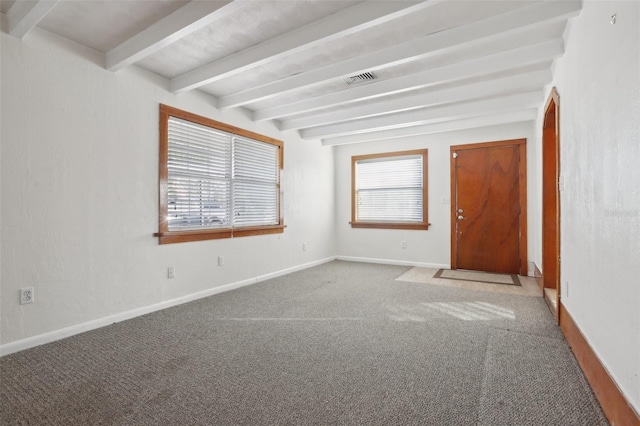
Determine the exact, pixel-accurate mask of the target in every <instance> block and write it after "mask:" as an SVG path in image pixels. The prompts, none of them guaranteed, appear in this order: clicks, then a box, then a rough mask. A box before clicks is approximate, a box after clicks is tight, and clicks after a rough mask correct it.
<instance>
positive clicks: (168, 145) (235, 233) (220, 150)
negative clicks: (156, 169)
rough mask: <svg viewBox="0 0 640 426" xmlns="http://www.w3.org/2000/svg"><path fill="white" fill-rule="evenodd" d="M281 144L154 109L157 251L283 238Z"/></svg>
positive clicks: (202, 119) (174, 111)
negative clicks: (254, 237)
mask: <svg viewBox="0 0 640 426" xmlns="http://www.w3.org/2000/svg"><path fill="white" fill-rule="evenodd" d="M282 151H283V144H282V142H281V141H279V140H276V139H272V138H269V137H267V136H262V135H259V134H257V133H253V132H249V131H246V130H243V129H239V128H237V127H233V126H230V125H227V124H224V123H220V122H217V121H214V120H210V119H208V118H205V117H200V116H197V115H194V114H191V113H188V112H185V111H181V110H178V109H175V108H171V107H168V106H166V105H160V226H159V228H160V232H158V233H157V234H156V236H158V237H159V241H160V244H169V243H179V242H185V241H199V240H209V239H217V238H231V237H239V236H247V235H257V234H273V233H281V232H282V231H283V228H284V225H283V220H282V217H281V214H280V170H281V168H282V158H283V155H282Z"/></svg>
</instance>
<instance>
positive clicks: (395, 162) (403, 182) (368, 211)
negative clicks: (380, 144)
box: [351, 149, 429, 229]
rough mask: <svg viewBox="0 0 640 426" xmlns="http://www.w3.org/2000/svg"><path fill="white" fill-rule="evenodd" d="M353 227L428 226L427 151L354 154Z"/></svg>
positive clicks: (352, 169) (397, 227)
mask: <svg viewBox="0 0 640 426" xmlns="http://www.w3.org/2000/svg"><path fill="white" fill-rule="evenodd" d="M351 181H352V183H351V188H352V194H351V200H352V202H351V226H352V227H353V228H390V229H427V228H428V226H429V223H428V220H427V150H426V149H422V150H414V151H402V152H390V153H384V154H372V155H359V156H354V157H351Z"/></svg>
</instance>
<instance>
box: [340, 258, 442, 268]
mask: <svg viewBox="0 0 640 426" xmlns="http://www.w3.org/2000/svg"><path fill="white" fill-rule="evenodd" d="M336 260H344V261H346V262H363V263H380V264H382V265H398V266H418V267H420V268H435V269H450V268H451V265H446V264H444V263H424V262H412V261H409V260H393V259H373V258H370V257H354V256H336Z"/></svg>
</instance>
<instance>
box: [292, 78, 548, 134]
mask: <svg viewBox="0 0 640 426" xmlns="http://www.w3.org/2000/svg"><path fill="white" fill-rule="evenodd" d="M543 102H544V96H543V93H542V91H541V90H539V91H533V92H527V93H519V94H515V95H508V96H502V97H498V98H491V99H482V100H476V101H471V102H465V103H458V104H452V105H444V106H438V107H433V108H428V109H419V110H413V111H407V112H400V113H395V114H389V115H383V116H378V117H371V118H363V119H361V120H355V121H349V122H346V123H338V124H331V125H327V126H319V127H313V128H311V129H304V130H301V131H300V136H301V138H302V139H325V138H329V137H335V136H344V135H349V134H357V133H367V132H372V131H377V130H387V129H397V128H401V127H410V126H417V125H420V124H429V123H437V122H441V121H450V120H458V119H462V118H470V117H474V116H481V115H488V114H493V113H500V112H509V111H514V110H521V109H528V108H537V107H539V106H540V105H542V103H543Z"/></svg>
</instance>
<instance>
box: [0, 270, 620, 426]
mask: <svg viewBox="0 0 640 426" xmlns="http://www.w3.org/2000/svg"><path fill="white" fill-rule="evenodd" d="M407 269H408V268H406V267H397V266H386V265H368V264H359V263H350V262H339V261H337V262H332V263H329V264H325V265H322V266H319V267H316V268H312V269H308V270H305V271H301V272H297V273H294V274H291V275H288V276H284V277H281V278H277V279H273V280H271V281H267V282H264V283H259V284H256V285H254V286H250V287H245V288H241V289H238V290H235V291H232V292H228V293H223V294H219V295H216V296H212V297H209V298H206V299H201V300H198V301H195V302H192V303H189V304H185V305H181V306H178V307H175V308H171V309H167V310H164V311H161V312H156V313H153V314H149V315H145V316H143V317H139V318H136V319H133V320H129V321H126V322H122V323H118V324H114V325H112V326H109V327H105V328H102V329H99V330H95V331H91V332H88V333H84V334H82V335H78V336H74V337H71V338H68V339H65V340H62V341H58V342H54V343H51V344H48V345H44V346H40V347H37V348H33V349H30V350H27V351H23V352H20V353H16V354H12V355H9V356H5V357H3V358H1V359H0V374H1V376H0V377H1V380H2V382H1V386H0V397H1V398H2V399H1V405H0V423H2V424H9V425H14V424H38V425H41V424H42V425H45V424H55V425H160V424H163V425H218V424H219V425H230V424H234V425H261V424H295V425H310V424H331V425H334V424H340V425H352V424H353V425H356V424H358V425H360V424H362V425H412V424H415V425H590V426H591V425H606V424H607V422H606V419H605V418H604V416H603V414H602V412H601V410H600V407H599V405H598V403H597V401H596V399H595V397H594V396H593V394H592V392H591V389H590V388H589V385H588V384H587V382H586V380H585V378H584V376H583V375H582V373H581V371H580V369H579V367H578V365H577V363H576V361H575V359H574V358H573V356H572V354H571V351H570V349H569V347H568V346H567V344H566V342H565V340H564V339H563V336H562V334H561V332H560V330H559V329H558V327H557V326H556V325H555V324H554V321H553V318H552V316H551V314H550V313H549V310H548V309H547V307H546V306H545V304H544V302H543V300H542V299H541V298H540V299H536V298H531V297H522V296H512V295H505V294H497V293H488V292H480V291H474V290H465V289H458V288H449V287H442V286H435V285H425V284H419V283H408V282H400V281H394V278H395V277H397V276H398V275H400V274H401V273H403V272H405V271H406V270H407ZM465 307H468V311H469V312H470V313H469V312H466V310H467V308H465ZM465 312H466V313H465ZM462 318H465V319H462Z"/></svg>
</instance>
